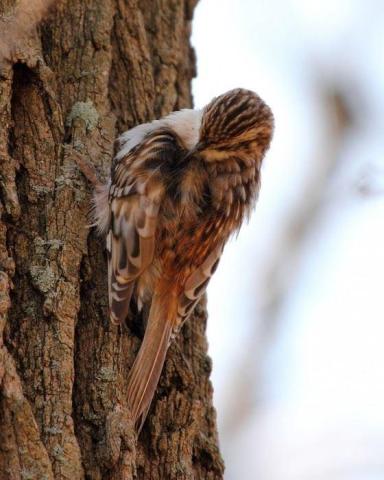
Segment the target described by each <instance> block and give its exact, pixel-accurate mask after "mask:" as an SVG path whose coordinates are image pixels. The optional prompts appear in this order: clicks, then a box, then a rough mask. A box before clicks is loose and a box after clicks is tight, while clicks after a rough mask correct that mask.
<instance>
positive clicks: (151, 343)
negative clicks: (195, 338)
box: [128, 294, 176, 432]
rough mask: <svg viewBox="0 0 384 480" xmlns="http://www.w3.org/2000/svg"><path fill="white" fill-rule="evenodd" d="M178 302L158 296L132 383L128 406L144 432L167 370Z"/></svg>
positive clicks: (134, 419)
mask: <svg viewBox="0 0 384 480" xmlns="http://www.w3.org/2000/svg"><path fill="white" fill-rule="evenodd" d="M175 307H176V302H175V301H172V299H170V298H169V297H168V299H165V298H164V297H161V296H160V295H156V294H155V295H154V296H153V299H152V305H151V309H150V312H149V318H148V323H147V328H146V331H145V335H144V340H143V343H142V344H141V347H140V350H139V353H138V354H137V357H136V359H135V362H134V364H133V366H132V369H131V371H130V374H129V380H128V404H129V407H130V410H131V414H132V418H133V421H134V424H135V425H136V426H137V428H138V431H139V432H140V430H141V428H142V426H143V424H144V421H145V418H146V416H147V413H148V410H149V407H150V405H151V401H152V398H153V396H154V394H155V391H156V387H157V384H158V381H159V378H160V374H161V371H162V369H163V365H164V361H165V356H166V353H167V349H168V345H169V340H170V337H171V334H172V326H173V323H174V318H175V312H174V310H175Z"/></svg>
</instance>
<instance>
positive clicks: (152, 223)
mask: <svg viewBox="0 0 384 480" xmlns="http://www.w3.org/2000/svg"><path fill="white" fill-rule="evenodd" d="M177 148H178V146H177V142H176V139H175V137H174V135H172V133H170V132H165V131H162V130H159V131H156V132H153V133H151V134H149V135H148V136H147V137H145V138H144V140H143V141H142V143H141V144H140V145H138V146H137V147H135V148H134V149H133V150H131V151H130V152H128V154H127V155H125V156H124V157H123V158H120V159H119V160H118V161H116V162H115V164H114V165H113V167H112V174H111V180H112V181H111V186H110V189H109V203H110V225H109V231H108V236H107V250H108V291H109V307H110V316H111V320H112V321H113V322H114V323H121V322H122V321H124V319H125V317H126V316H127V314H128V309H129V303H130V299H131V296H132V293H133V289H134V285H135V281H136V279H137V278H138V277H139V275H141V274H142V273H143V271H144V270H145V269H146V268H148V266H149V265H150V264H151V262H152V260H153V255H154V251H155V235H156V226H157V223H158V214H159V209H160V206H161V202H162V199H163V197H164V192H165V179H164V175H162V173H161V169H162V167H163V166H164V164H165V163H171V162H173V161H175V156H176V154H177V153H178V152H177Z"/></svg>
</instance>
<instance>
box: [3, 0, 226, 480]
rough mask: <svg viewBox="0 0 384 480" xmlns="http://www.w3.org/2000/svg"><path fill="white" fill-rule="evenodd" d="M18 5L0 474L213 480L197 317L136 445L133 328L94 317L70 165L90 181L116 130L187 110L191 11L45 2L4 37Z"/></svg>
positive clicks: (77, 184) (8, 109)
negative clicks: (85, 164)
mask: <svg viewBox="0 0 384 480" xmlns="http://www.w3.org/2000/svg"><path fill="white" fill-rule="evenodd" d="M26 3H28V2H25V1H24V2H23V0H19V2H16V4H15V5H16V6H15V5H14V2H13V1H10V0H0V14H1V15H2V23H1V24H0V35H1V33H3V34H4V32H5V27H6V28H7V29H8V30H7V31H8V32H9V36H8V37H6V36H5V40H6V41H7V42H8V44H7V45H8V47H9V52H4V51H2V50H1V49H0V55H2V57H1V58H0V121H1V130H0V182H1V189H0V200H1V201H0V213H1V219H0V270H1V272H0V329H1V332H2V333H3V337H4V341H2V340H0V478H1V479H24V480H27V479H28V480H32V479H38V480H41V479H71V480H77V479H85V478H87V479H92V480H93V479H95V480H96V479H131V478H132V479H133V478H135V479H136V478H137V479H219V478H222V472H223V465H222V461H221V458H220V454H219V452H218V446H217V445H218V440H217V434H216V424H215V412H214V409H213V407H212V387H211V384H210V382H209V374H210V370H211V365H210V360H209V358H208V357H207V344H206V339H205V323H206V311H205V306H204V305H203V306H198V307H197V308H196V312H195V314H194V315H193V317H192V318H191V319H190V321H189V322H188V323H187V324H186V325H185V327H184V329H183V332H182V335H181V336H180V338H178V340H177V341H176V342H175V343H174V345H172V347H171V348H170V351H169V353H168V355H167V361H166V365H165V368H164V372H163V374H162V377H161V380H160V384H159V387H158V389H157V393H156V397H155V400H154V402H153V404H152V407H151V410H150V414H149V417H148V419H147V422H146V424H145V427H144V429H143V431H142V434H141V436H140V439H139V441H138V442H137V443H136V440H135V437H134V435H133V431H132V426H131V425H130V423H129V421H128V418H129V416H128V413H127V405H126V398H125V392H126V380H127V373H128V372H129V369H130V366H131V365H132V363H133V360H134V357H135V354H136V352H137V350H138V347H139V345H140V341H141V340H140V335H139V334H138V332H140V330H141V327H140V319H136V321H134V322H133V323H132V325H131V327H129V328H127V329H125V330H123V331H121V330H120V329H119V328H118V327H116V326H114V325H111V324H110V323H109V321H108V315H107V297H106V258H105V252H104V241H103V240H101V239H98V238H97V237H96V235H95V233H94V232H93V230H92V229H90V228H88V227H87V224H88V223H89V220H88V218H87V213H88V210H89V205H90V199H91V187H90V185H89V184H88V182H87V180H86V179H85V178H84V176H83V175H82V173H81V172H80V170H79V168H78V166H77V160H78V159H79V158H82V159H85V160H86V161H89V162H91V163H93V164H94V165H95V166H96V168H97V169H98V171H99V173H100V176H103V175H105V174H106V172H107V171H108V169H109V165H110V162H111V158H112V156H113V141H114V138H115V137H116V136H117V135H118V134H119V133H120V132H121V131H123V130H125V129H127V128H129V127H132V126H133V125H135V124H137V123H140V122H143V121H148V120H150V119H153V118H155V117H159V116H162V115H164V114H166V113H168V112H170V111H172V110H176V109H179V108H183V107H188V106H190V105H191V93H190V81H191V78H192V77H193V75H194V57H193V50H192V49H191V47H190V44H189V35H190V28H191V19H192V13H193V8H194V5H195V0H152V1H150V0H143V1H140V2H138V1H137V0H63V1H57V2H54V5H53V6H52V7H51V9H50V11H49V12H47V13H46V14H45V15H44V18H43V21H42V22H41V23H40V25H39V26H38V27H33V28H30V25H29V26H28V27H26V26H25V24H24V25H23V24H22V20H21V23H20V25H19V26H17V18H19V19H20V18H21V19H22V18H23V17H22V16H20V15H19V17H18V14H19V13H20V11H19V10H20V9H21V8H23V4H26ZM36 3H38V4H39V8H40V7H41V5H42V4H43V2H42V1H41V0H40V1H39V2H36ZM29 4H30V5H33V2H32V0H30V2H29ZM18 9H19V10H18ZM42 11H43V10H42ZM12 22H14V23H13V24H12ZM15 25H16V27H17V28H19V29H20V30H21V34H20V35H17V34H15V32H17V28H16V27H15ZM2 28H3V30H2ZM2 40H3V41H4V36H3V38H2ZM0 46H1V43H0ZM3 50H4V49H3Z"/></svg>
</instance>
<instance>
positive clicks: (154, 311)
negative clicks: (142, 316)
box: [95, 89, 273, 429]
mask: <svg viewBox="0 0 384 480" xmlns="http://www.w3.org/2000/svg"><path fill="white" fill-rule="evenodd" d="M272 130H273V117H272V113H271V111H270V109H269V108H268V106H267V105H266V104H265V103H264V102H263V101H262V100H261V99H260V98H259V97H258V96H257V95H256V94H255V93H253V92H251V91H248V90H244V89H236V90H231V91H229V92H227V93H225V94H224V95H221V96H219V97H217V98H215V99H213V100H212V101H211V103H209V104H208V105H207V107H205V109H203V111H194V110H184V111H181V112H176V113H174V114H172V115H171V116H168V117H165V118H164V119H162V120H157V121H155V122H152V123H151V124H144V125H141V126H139V127H136V128H135V129H132V130H130V131H128V132H127V133H126V134H123V136H122V137H121V144H122V145H121V150H120V152H119V153H118V154H117V156H116V158H115V160H114V162H113V165H112V169H111V179H110V182H108V184H107V185H106V186H105V187H104V188H103V189H102V190H100V191H99V192H98V193H97V194H96V196H95V203H96V220H97V224H98V226H99V229H100V230H101V231H108V235H107V249H108V259H109V262H108V263H109V269H108V277H109V304H110V315H111V319H112V321H114V322H118V323H120V322H123V321H124V320H125V318H126V316H127V314H128V310H129V303H130V300H131V297H132V296H133V297H134V298H135V299H136V301H137V304H138V305H139V307H140V306H141V305H143V304H144V303H150V305H151V306H150V312H149V318H148V323H147V327H146V332H145V335H144V340H143V342H142V345H141V348H140V351H139V353H138V355H137V358H136V360H135V363H134V365H133V367H132V370H131V372H130V376H129V385H128V402H129V406H130V408H131V413H132V417H133V420H134V422H135V423H136V424H137V425H138V427H139V429H140V428H141V427H142V425H143V423H144V420H145V418H146V415H147V412H148V409H149V407H150V404H151V401H152V397H153V395H154V392H155V389H156V386H157V383H158V380H159V377H160V374H161V370H162V367H163V364H164V360H165V356H166V352H167V348H168V345H169V342H170V340H171V338H172V337H173V336H174V335H176V333H177V332H178V331H179V329H180V327H181V326H182V324H183V322H184V321H185V320H186V319H187V318H188V316H189V315H190V313H191V312H192V310H193V308H194V307H195V305H196V304H197V302H198V301H199V299H200V298H201V296H202V295H203V294H204V292H205V288H206V286H207V284H208V282H209V279H210V277H211V275H212V274H213V272H214V271H215V268H216V266H217V264H218V262H219V259H220V255H221V253H222V250H223V247H224V245H225V242H226V241H227V240H228V238H229V236H230V235H231V234H232V233H233V232H235V231H237V230H238V229H239V228H240V226H241V223H242V221H243V219H244V218H245V217H247V216H248V215H249V213H250V211H251V209H252V207H253V205H254V203H255V200H256V197H257V194H258V190H259V185H260V166H261V161H262V159H263V156H264V154H265V152H266V150H267V148H268V147H269V144H270V140H271V136H272Z"/></svg>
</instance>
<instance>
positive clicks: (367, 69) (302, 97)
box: [193, 0, 384, 480]
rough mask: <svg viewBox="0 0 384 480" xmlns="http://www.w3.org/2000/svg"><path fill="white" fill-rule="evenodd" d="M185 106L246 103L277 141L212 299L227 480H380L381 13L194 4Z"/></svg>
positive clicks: (338, 7)
mask: <svg viewBox="0 0 384 480" xmlns="http://www.w3.org/2000/svg"><path fill="white" fill-rule="evenodd" d="M193 44H194V47H195V49H196V53H197V63H198V77H197V79H196V80H195V81H194V88H193V89H194V98H195V105H196V106H197V107H201V106H203V105H204V104H206V103H207V102H209V101H210V100H211V98H212V97H213V96H215V95H218V94H220V93H223V92H225V91H226V90H229V89H231V88H234V87H246V88H249V89H252V90H255V91H256V92H258V93H259V94H260V96H261V97H262V98H263V99H264V100H265V101H266V102H267V103H268V104H269V105H270V106H271V108H272V110H273V112H274V115H275V121H276V126H275V136H274V140H273V144H272V147H271V149H270V151H269V153H268V155H267V157H266V159H265V163H264V167H263V170H262V189H261V195H260V199H259V202H258V205H257V209H256V211H255V213H254V215H253V217H252V219H251V222H250V223H249V225H247V226H244V227H243V228H242V230H241V233H240V235H239V237H238V238H237V239H235V240H234V241H232V242H231V244H229V245H228V246H227V247H226V249H225V254H224V257H223V259H222V261H221V264H220V266H219V269H218V271H217V273H216V275H215V276H214V277H213V280H212V281H211V284H210V286H209V292H208V308H209V313H210V318H209V322H208V337H209V344H210V355H211V356H212V358H213V365H214V367H213V384H214V389H215V394H214V395H215V397H214V400H215V405H216V407H217V412H218V422H219V430H220V441H221V449H222V452H223V455H224V459H225V462H226V480H238V479H261V480H283V479H284V480H291V479H295V480H309V479H310V480H323V479H324V480H325V479H326V480H347V479H348V480H377V479H383V478H384V368H383V367H384V281H383V272H384V223H383V218H384V118H383V112H384V62H383V61H384V9H383V3H382V1H381V0H322V1H321V2H315V1H308V0H284V1H283V0H268V1H266V0H264V1H263V0H238V1H236V2H234V1H229V0H202V1H201V2H200V3H199V4H198V7H197V9H196V13H195V19H194V23H193Z"/></svg>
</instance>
